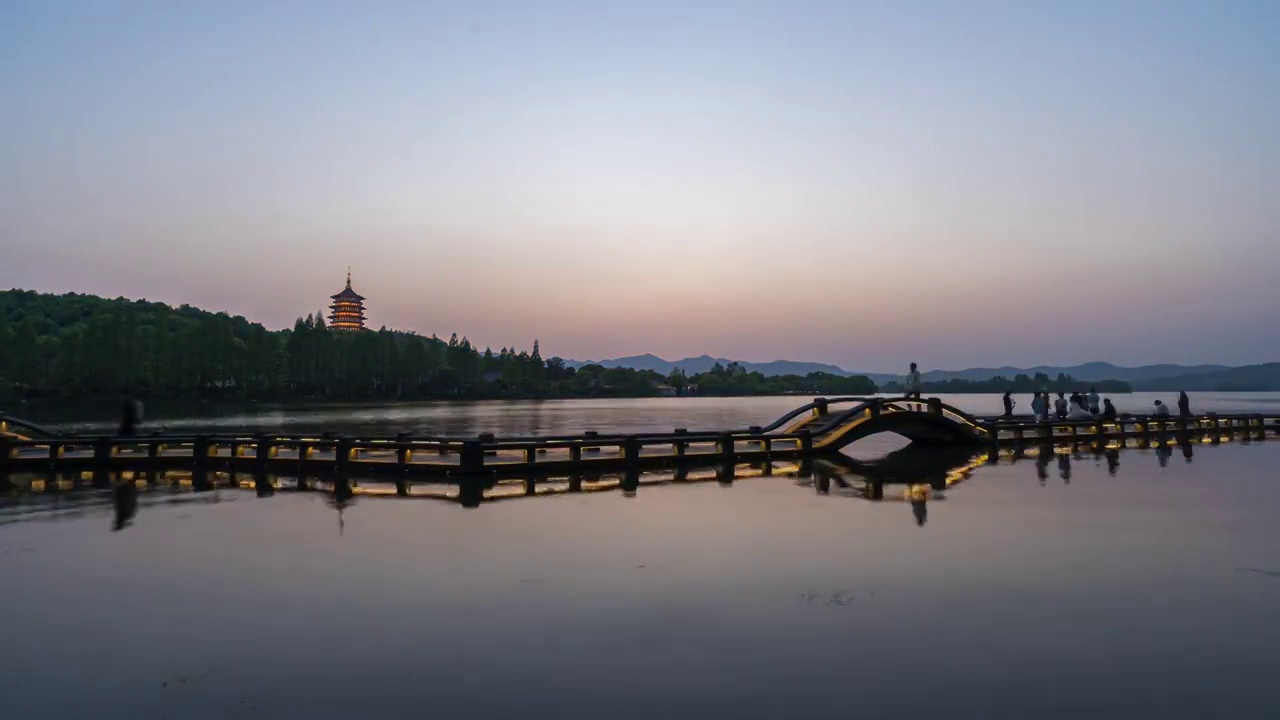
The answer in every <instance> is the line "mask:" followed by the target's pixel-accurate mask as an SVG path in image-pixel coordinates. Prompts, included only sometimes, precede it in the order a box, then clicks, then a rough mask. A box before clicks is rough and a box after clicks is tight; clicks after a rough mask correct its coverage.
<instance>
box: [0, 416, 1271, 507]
mask: <svg viewBox="0 0 1280 720" xmlns="http://www.w3.org/2000/svg"><path fill="white" fill-rule="evenodd" d="M1240 437H1247V436H1240V435H1230V434H1224V435H1222V436H1218V435H1212V436H1205V437H1204V438H1203V441H1204V442H1219V441H1223V442H1230V441H1231V440H1232V439H1233V438H1240ZM1201 441H1202V440H1201V439H1198V438H1191V437H1187V436H1179V437H1178V438H1177V439H1176V440H1164V441H1160V442H1159V443H1158V444H1157V445H1156V452H1155V457H1156V459H1157V460H1158V461H1159V462H1161V464H1164V463H1165V462H1167V461H1168V459H1169V457H1170V456H1171V455H1172V454H1173V453H1174V452H1176V450H1175V448H1181V450H1182V455H1183V456H1184V457H1185V458H1186V460H1187V462H1191V461H1192V459H1193V456H1194V450H1193V446H1195V445H1199V444H1200V442H1201ZM1133 442H1134V441H1132V440H1130V441H1125V440H1123V439H1117V440H1113V441H1112V442H1110V443H1107V444H1098V443H1094V442H1088V441H1085V442H1078V443H1074V444H1054V443H1047V442H1046V443H1039V444H1034V445H1026V446H1023V445H1019V446H1013V447H1010V448H1008V449H1006V450H1002V451H1000V452H996V451H994V450H991V449H987V450H985V451H980V452H977V453H972V452H969V451H967V450H965V449H963V448H955V447H952V448H930V449H928V450H921V449H919V448H916V449H911V448H908V449H904V450H902V451H899V452H896V453H892V454H890V455H889V456H886V457H884V458H880V459H878V460H873V461H858V460H855V459H852V458H848V457H846V456H843V455H839V454H835V455H827V456H824V457H821V458H796V459H795V460H793V461H778V462H775V461H767V462H755V463H738V464H734V465H724V464H721V463H718V462H716V461H715V459H714V458H711V459H702V460H693V459H691V460H690V462H688V463H686V464H683V465H680V466H676V467H673V468H671V469H668V470H664V471H661V472H648V471H641V470H640V469H638V468H634V467H632V468H626V469H624V470H622V471H603V472H591V471H572V472H550V473H531V472H525V471H519V470H513V471H511V472H507V473H505V474H504V473H496V474H494V475H488V476H473V475H465V476H457V477H451V478H445V477H441V476H418V477H410V476H397V477H395V478H387V477H380V476H377V475H372V474H368V475H361V474H358V473H359V472H360V471H362V470H363V469H365V468H359V467H352V468H351V469H350V472H348V473H342V474H323V475H298V476H296V477H291V476H289V475H288V474H286V473H269V472H267V471H265V470H263V469H261V468H258V469H255V470H252V471H247V472H246V471H241V470H234V469H224V470H214V469H210V468H206V467H195V468H187V469H180V470H160V471H156V472H150V471H148V472H134V471H122V470H109V469H105V468H94V469H93V470H92V471H88V472H82V471H76V472H59V471H52V470H50V471H48V472H47V473H44V474H34V475H32V474H28V475H19V476H11V477H10V478H8V479H7V480H8V487H9V488H10V490H11V492H15V493H16V494H17V495H18V498H17V501H16V502H11V503H8V507H7V508H0V524H4V523H8V522H19V521H22V520H23V519H30V518H32V517H37V516H46V517H47V516H48V515H49V512H48V510H50V509H53V510H57V509H58V508H66V507H68V505H67V503H66V500H65V499H58V500H56V501H52V500H50V501H45V500H42V499H41V498H40V497H39V496H41V495H49V494H53V493H62V492H71V493H72V497H73V498H75V500H74V502H75V503H80V502H81V500H82V499H83V501H84V504H82V505H74V506H75V507H82V508H83V507H95V506H103V507H105V504H104V503H103V502H102V499H103V497H104V496H103V495H102V494H97V493H83V492H78V491H82V490H84V489H86V488H89V487H93V488H98V489H101V490H104V491H105V490H112V491H113V492H114V491H115V490H117V489H119V487H120V486H121V485H127V486H129V487H131V488H132V487H135V486H137V485H142V484H145V485H146V486H147V487H150V488H154V489H163V488H170V489H171V490H172V491H176V492H178V493H180V494H184V493H195V494H196V495H197V496H198V495H199V494H200V493H203V492H208V491H212V490H216V489H219V488H224V489H232V488H239V489H249V490H254V491H256V492H257V494H258V495H260V496H265V495H270V494H272V493H274V492H277V491H319V492H322V493H325V494H326V495H328V496H330V497H331V499H332V500H333V502H332V503H331V504H333V505H334V506H335V507H339V508H341V507H345V506H348V505H349V504H350V502H352V501H354V500H355V499H358V498H361V497H365V498H391V497H399V498H409V499H425V500H439V501H447V502H451V503H460V504H462V505H464V506H468V507H474V506H477V505H479V504H481V503H487V502H492V501H497V500H514V499H517V498H529V497H545V496H553V495H561V494H567V493H593V492H608V491H614V490H621V491H622V492H623V493H624V494H626V495H628V496H631V495H635V494H636V493H637V491H639V490H641V489H643V488H646V487H653V486H659V485H681V484H692V483H706V482H719V483H721V484H723V485H731V484H732V483H734V482H735V481H737V480H743V479H749V478H758V477H765V476H770V475H775V476H781V477H794V478H800V479H802V480H804V482H803V484H804V485H806V486H812V487H814V488H815V489H816V490H817V491H818V492H819V493H822V494H827V493H840V494H843V495H852V496H855V497H862V498H865V499H868V500H876V501H879V500H889V499H902V500H910V501H912V502H913V503H918V502H923V501H925V500H929V499H939V498H941V497H942V496H941V495H930V494H929V492H927V490H929V489H931V490H932V491H933V492H935V493H937V492H938V491H942V490H946V489H949V488H952V487H954V486H955V485H957V484H959V483H961V482H964V481H965V480H966V479H968V478H970V477H971V476H972V474H973V473H974V471H975V470H977V469H978V468H979V467H981V466H983V465H997V464H999V465H1004V464H1008V465H1017V464H1019V463H1022V462H1024V461H1026V460H1028V459H1030V460H1031V464H1032V465H1033V466H1034V467H1035V468H1036V470H1037V472H1038V473H1040V478H1041V481H1042V482H1043V481H1044V479H1045V478H1046V477H1047V475H1045V474H1044V473H1045V472H1046V468H1048V466H1049V462H1050V461H1051V460H1052V459H1053V458H1055V457H1056V458H1057V460H1058V468H1059V472H1060V473H1063V472H1065V474H1064V475H1063V478H1064V479H1069V478H1070V465H1069V461H1070V459H1072V458H1074V459H1081V458H1087V457H1088V456H1090V455H1092V457H1094V458H1105V459H1106V461H1107V471H1108V472H1110V473H1112V474H1115V473H1116V472H1117V470H1118V468H1119V466H1120V463H1119V460H1118V458H1119V456H1120V450H1119V448H1123V447H1126V446H1127V447H1148V446H1149V444H1148V443H1147V442H1146V440H1145V439H1141V440H1138V441H1137V444H1136V445H1134V444H1133ZM1148 457H1149V456H1148ZM889 486H896V487H900V488H903V492H901V493H898V492H893V493H889V492H887V490H886V488H888V487H889ZM26 494H30V495H32V497H31V498H29V499H25V500H24V499H23V497H24V496H25V495H26ZM189 497H190V496H189ZM42 503H43V505H42ZM54 505H57V507H56V508H55V507H54ZM33 508H34V510H33Z"/></svg>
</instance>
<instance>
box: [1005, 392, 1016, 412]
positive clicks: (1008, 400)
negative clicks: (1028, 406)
mask: <svg viewBox="0 0 1280 720" xmlns="http://www.w3.org/2000/svg"><path fill="white" fill-rule="evenodd" d="M1013 406H1014V400H1013V391H1012V390H1006V391H1005V393H1004V416H1005V417H1007V418H1011V417H1013Z"/></svg>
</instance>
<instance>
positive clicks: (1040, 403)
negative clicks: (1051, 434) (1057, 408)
mask: <svg viewBox="0 0 1280 720" xmlns="http://www.w3.org/2000/svg"><path fill="white" fill-rule="evenodd" d="M1031 412H1032V414H1034V415H1035V416H1036V422H1044V421H1046V420H1048V419H1049V397H1048V396H1047V395H1044V394H1041V393H1040V391H1038V390H1037V391H1036V393H1035V396H1034V397H1032V398H1031Z"/></svg>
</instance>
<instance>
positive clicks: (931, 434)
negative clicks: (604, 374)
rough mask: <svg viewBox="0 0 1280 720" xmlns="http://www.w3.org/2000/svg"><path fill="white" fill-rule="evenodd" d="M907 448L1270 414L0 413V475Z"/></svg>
mask: <svg viewBox="0 0 1280 720" xmlns="http://www.w3.org/2000/svg"><path fill="white" fill-rule="evenodd" d="M885 432H890V433H896V434H898V435H901V436H903V437H905V438H907V439H908V440H910V441H912V443H913V444H916V445H932V446H955V447H968V448H975V447H976V448H985V449H987V450H988V452H991V451H994V450H998V449H1000V448H1007V447H1018V446H1022V445H1026V444H1029V443H1030V444H1035V443H1041V442H1079V441H1086V440H1087V441H1091V442H1095V443H1105V442H1113V441H1128V440H1131V439H1137V440H1140V441H1142V440H1145V441H1148V442H1160V441H1161V440H1166V439H1168V438H1172V437H1180V436H1189V435H1198V434H1204V433H1210V434H1216V435H1222V434H1225V435H1228V436H1233V437H1240V438H1247V439H1263V438H1266V437H1267V436H1268V435H1272V436H1274V435H1276V434H1277V433H1280V416H1268V415H1258V414H1237V415H1204V416H1199V417H1185V418H1170V417H1163V418H1152V417H1123V418H1119V419H1117V420H1111V421H1107V420H1102V419H1087V420H1071V421H1068V420H1060V421H1051V422H1044V423H1037V422H1031V421H1025V420H1015V419H1003V418H979V417H975V416H972V415H969V414H968V413H965V412H964V411H963V410H960V409H958V408H955V407H952V406H950V405H947V404H946V403H943V402H942V401H941V400H938V399H936V398H934V399H927V400H921V399H910V398H865V397H848V398H832V399H827V398H819V399H817V400H814V401H813V402H811V403H808V404H806V405H804V406H802V407H799V408H796V409H795V410H793V411H791V412H789V413H787V414H786V415H783V416H782V417H780V418H778V419H777V420H775V421H774V422H772V423H770V424H769V425H765V426H755V427H750V428H747V429H745V430H729V431H715V432H690V431H688V430H685V429H676V430H673V431H672V432H670V433H650V434H611V435H602V434H599V433H593V432H585V433H583V434H581V435H568V436H538V437H503V438H498V437H495V436H493V435H491V434H484V435H479V436H476V437H474V438H458V437H435V436H418V435H413V434H411V433H402V434H400V435H396V436H393V437H359V438H357V437H346V436H342V435H336V434H321V435H318V436H316V435H280V434H194V435H174V434H153V435H145V436H130V437H113V436H73V435H60V434H57V433H54V432H51V431H49V430H47V429H44V428H40V427H38V426H35V425H32V424H30V423H26V422H23V421H21V420H18V419H15V418H11V417H7V416H3V415H0V472H6V471H8V472H18V471H46V470H84V469H112V470H134V471H138V470H142V471H148V472H151V471H158V470H163V469H170V468H191V469H198V468H203V469H206V470H225V471H237V472H252V473H262V472H267V473H294V474H297V475H314V474H323V473H336V474H339V475H364V474H368V475H390V476H413V475H417V474H436V475H445V476H449V477H472V476H475V477H495V476H501V475H503V474H508V473H512V472H518V473H528V472H532V473H557V472H558V473H564V472H594V471H599V472H605V471H610V470H618V469H624V470H625V469H640V468H652V467H663V466H675V467H677V468H678V467H680V466H683V465H687V464H690V463H705V462H715V463H719V464H721V465H725V466H729V465H735V464H739V463H757V464H769V463H774V462H781V461H798V462H804V461H808V460H813V459H816V458H820V457H833V456H835V455H837V454H838V453H839V451H840V450H842V449H843V448H845V447H846V446H848V445H850V444H851V443H854V442H856V441H858V440H860V439H862V438H865V437H869V436H871V435H876V434H879V433H885Z"/></svg>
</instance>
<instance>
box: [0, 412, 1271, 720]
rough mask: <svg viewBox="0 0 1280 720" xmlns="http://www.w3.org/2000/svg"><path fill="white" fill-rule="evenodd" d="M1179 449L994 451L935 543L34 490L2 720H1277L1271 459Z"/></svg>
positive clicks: (776, 491)
mask: <svg viewBox="0 0 1280 720" xmlns="http://www.w3.org/2000/svg"><path fill="white" fill-rule="evenodd" d="M786 406H789V403H782V404H781V407H786ZM732 412H733V411H730V410H724V409H721V410H717V411H712V410H708V413H709V415H708V416H707V417H706V418H702V419H710V418H712V417H720V418H722V420H723V422H724V423H726V424H736V423H738V422H740V420H738V419H737V418H736V416H733V415H732ZM770 412H772V411H770ZM715 413H720V414H719V415H716V414H715ZM541 417H542V418H543V419H542V420H540V421H538V422H541V423H549V422H552V421H550V420H548V419H547V418H548V417H549V415H548V414H545V413H544V414H543V415H541ZM664 422H665V420H664ZM681 424H687V425H689V426H691V427H692V426H697V425H698V424H699V423H698V422H696V421H695V420H694V419H689V420H687V421H686V422H685V423H681ZM544 426H545V425H544ZM886 442H887V441H886ZM1191 451H1192V452H1191V454H1190V458H1186V457H1184V454H1183V450H1182V449H1178V448H1173V449H1169V450H1160V451H1157V450H1137V449H1127V450H1122V451H1120V452H1119V453H1117V454H1113V455H1112V456H1111V457H1110V458H1108V457H1107V456H1106V455H1099V456H1094V455H1093V454H1089V453H1085V454H1077V455H1075V456H1074V457H1073V456H1072V455H1070V454H1054V453H1048V454H1046V455H1045V456H1044V457H1043V458H1039V459H1037V458H1035V457H1027V458H1024V459H1021V460H1017V461H1016V462H1010V458H1008V457H1003V458H1001V460H1000V462H999V464H996V465H986V466H980V467H978V468H977V469H976V470H974V471H972V472H971V473H970V474H969V475H968V476H967V478H965V479H963V480H961V481H960V482H957V483H956V484H954V485H952V486H951V487H949V488H947V489H945V490H941V491H933V492H932V493H931V494H928V495H927V498H928V499H927V501H926V502H925V503H924V505H925V507H926V508H927V513H926V514H924V520H925V521H924V522H923V524H921V523H920V519H919V518H920V515H921V513H920V512H919V511H920V510H921V507H920V505H921V503H920V502H917V503H916V504H915V505H913V504H911V503H909V502H905V501H904V498H907V497H908V496H910V497H913V498H917V499H918V500H919V499H920V498H923V497H926V495H924V494H921V493H923V492H924V491H923V488H921V487H916V488H914V489H912V490H907V489H905V488H904V486H901V485H890V486H888V487H887V488H886V489H885V491H884V500H882V501H869V500H868V499H866V497H865V495H864V494H863V493H862V492H859V491H858V487H857V486H858V479H857V478H856V477H854V476H845V477H844V481H848V482H847V484H848V485H849V487H843V486H842V485H841V483H842V482H844V481H842V480H837V481H835V482H832V478H831V477H825V479H824V478H813V477H809V478H804V477H788V476H774V477H756V478H742V479H737V480H735V481H734V482H733V483H732V484H731V485H727V486H726V485H721V484H718V483H716V482H714V481H713V482H705V483H686V484H668V485H660V486H649V485H646V486H642V487H641V488H640V489H639V491H638V492H636V493H635V495H634V496H633V497H628V496H626V495H624V494H623V493H621V492H618V491H609V492H597V493H582V494H563V495H556V496H545V497H543V496H534V497H526V498H513V499H507V500H502V501H500V502H497V501H491V502H486V503H483V504H482V505H481V506H480V507H479V508H476V509H464V508H461V507H459V506H458V505H457V504H454V503H449V502H442V501H435V500H430V499H425V498H422V499H420V498H376V497H370V496H357V497H356V498H355V501H354V502H353V503H351V504H350V505H349V506H347V507H346V508H345V510H344V511H343V512H342V513H341V519H342V524H341V526H340V525H339V522H338V519H339V513H338V512H337V511H336V510H335V505H334V503H333V501H332V499H331V498H330V497H329V496H327V495H325V494H323V493H288V492H284V491H278V492H276V493H274V494H273V495H272V496H270V497H265V498H259V497H256V495H255V493H254V492H253V491H252V490H250V489H244V490H237V489H219V490H213V491H210V492H205V493H192V492H190V491H189V490H183V489H179V490H151V491H144V492H143V503H142V507H141V509H140V511H139V512H138V514H137V517H136V518H135V522H134V524H133V525H132V526H130V527H127V528H125V529H124V530H123V531H121V532H111V530H110V526H111V520H112V515H111V511H110V504H109V503H106V504H105V505H104V504H101V503H103V502H104V500H103V498H104V495H103V493H101V492H100V491H94V490H85V491H81V492H79V493H70V494H60V495H50V494H48V493H45V494H41V495H39V496H32V495H28V494H25V493H24V492H23V491H22V490H21V489H20V488H19V487H18V486H17V485H14V486H13V487H12V488H11V489H10V490H9V492H8V494H7V495H5V496H3V502H4V505H5V507H4V508H3V512H2V513H0V521H2V522H3V524H0V577H3V578H4V588H5V590H6V592H5V609H6V621H5V622H4V623H2V624H0V668H2V669H3V672H0V717H3V718H36V717H91V716H92V717H100V718H170V717H174V718H255V717H261V718H279V717H308V718H349V717H352V716H358V717H424V716H434V717H466V718H512V717H565V718H571V717H572V718H576V717H583V718H586V717H601V716H604V717H623V718H653V717H659V716H660V717H702V718H705V717H726V718H778V717H851V716H854V715H858V716H864V717H904V718H905V717H933V718H936V717H943V716H945V717H953V718H1031V717H1052V718H1080V717H1127V718H1132V717H1155V716H1159V717H1164V718H1204V717H1231V718H1255V717H1256V718H1267V717H1280V690H1277V688H1278V687H1280V619H1278V618H1277V612H1278V611H1280V523H1277V521H1276V518H1277V512H1278V511H1280V501H1278V500H1277V497H1280V495H1278V494H1277V491H1276V490H1277V486H1276V483H1277V481H1280V478H1277V477H1276V467H1277V464H1278V463H1280V442H1266V443H1253V444H1248V445H1245V444H1240V443H1238V442H1231V443H1224V444H1223V445H1221V446H1212V445H1195V446H1192V447H1191ZM926 464H927V463H926ZM12 482H14V483H17V482H18V479H13V480H12ZM281 482H282V484H284V482H285V481H284V480H282V481H281ZM824 489H825V490H826V492H825V493H824V492H821V491H822V490H824ZM95 501H96V502H98V503H100V504H99V505H97V506H94V505H93V504H92V503H93V502H95ZM35 510H39V511H38V512H35Z"/></svg>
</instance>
